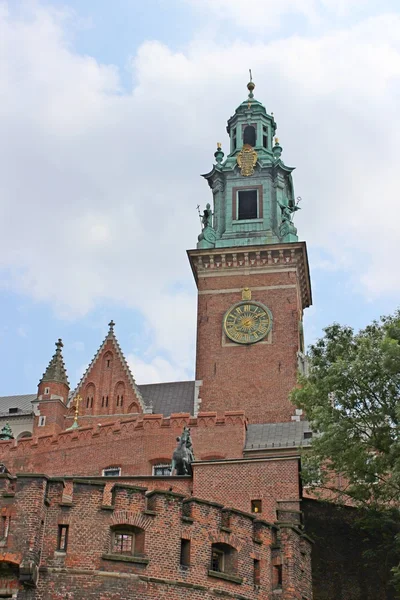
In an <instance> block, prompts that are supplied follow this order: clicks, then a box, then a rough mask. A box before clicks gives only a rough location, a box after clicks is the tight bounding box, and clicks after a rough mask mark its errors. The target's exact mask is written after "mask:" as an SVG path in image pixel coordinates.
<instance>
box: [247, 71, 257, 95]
mask: <svg viewBox="0 0 400 600" xmlns="http://www.w3.org/2000/svg"><path fill="white" fill-rule="evenodd" d="M249 73H250V81H249V83H248V84H247V89H248V90H249V98H254V94H253V91H254V88H255V87H256V86H255V84H254V82H253V76H252V74H251V69H249Z"/></svg>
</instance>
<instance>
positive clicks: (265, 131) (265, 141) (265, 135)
mask: <svg viewBox="0 0 400 600" xmlns="http://www.w3.org/2000/svg"><path fill="white" fill-rule="evenodd" d="M263 147H264V148H268V127H267V126H266V125H263Z"/></svg>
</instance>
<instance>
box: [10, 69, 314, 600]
mask: <svg viewBox="0 0 400 600" xmlns="http://www.w3.org/2000/svg"><path fill="white" fill-rule="evenodd" d="M227 132H228V134H229V138H230V148H229V154H228V155H227V156H226V158H225V155H224V153H223V151H222V149H221V147H220V145H218V147H217V150H216V152H215V154H214V156H215V164H214V165H213V168H212V170H211V171H210V172H209V173H207V174H205V175H203V177H204V178H205V179H206V180H207V182H208V184H209V186H210V188H211V192H212V196H213V200H212V202H210V203H209V204H207V207H206V209H205V210H204V213H203V216H202V231H201V233H200V235H199V239H198V243H197V247H196V248H195V249H191V250H189V251H188V257H189V262H190V266H191V268H192V271H193V275H194V278H195V281H196V285H197V288H198V318H197V350H196V376H195V381H184V382H173V383H159V384H153V385H138V384H137V383H136V381H135V379H134V376H133V374H132V373H131V371H130V368H129V366H128V364H127V362H126V359H125V357H124V354H123V352H122V350H121V348H120V346H119V344H118V341H117V337H116V332H115V324H114V323H113V321H111V322H110V324H109V330H108V332H107V335H106V337H105V339H104V341H103V342H102V344H101V345H100V347H99V349H98V351H97V353H96V354H95V356H94V358H93V360H92V362H91V363H90V365H89V367H88V369H87V371H86V373H85V374H84V375H83V377H82V379H81V381H80V382H79V383H78V385H77V387H76V389H74V390H71V389H70V385H69V381H68V377H67V370H66V366H65V364H64V360H63V356H62V347H63V346H62V342H61V340H59V341H58V342H57V343H56V350H55V353H54V355H53V357H52V358H51V360H50V363H49V365H48V367H47V369H46V371H45V373H44V374H43V376H42V378H41V380H40V382H39V386H38V391H37V394H32V397H29V396H28V397H26V396H23V397H21V396H19V397H18V396H16V397H7V398H3V399H0V410H1V414H0V417H1V418H2V419H3V423H5V421H6V420H7V421H8V422H9V424H10V425H11V429H13V427H14V428H17V427H18V428H19V429H18V431H17V433H16V434H15V439H8V438H9V437H10V436H8V435H4V436H3V439H2V441H0V462H1V463H2V465H3V468H2V471H3V472H2V473H0V488H1V490H0V509H1V521H0V570H1V574H0V597H4V598H7V597H8V598H18V599H29V600H30V599H32V600H33V599H40V600H61V599H63V600H64V599H75V600H80V599H82V600H83V599H86V598H90V599H94V598H96V599H97V598H101V599H102V600H117V599H129V600H136V599H137V600H139V599H141V600H142V599H144V598H149V599H153V600H161V599H163V598H167V597H168V598H169V599H171V600H174V599H176V600H179V599H181V598H185V599H192V600H197V599H200V598H201V599H205V600H214V599H221V598H226V599H229V598H230V599H237V600H239V599H240V600H255V599H259V600H267V599H268V600H272V599H273V600H277V599H280V600H311V599H312V570H311V547H312V541H311V539H310V538H309V537H308V535H307V530H306V528H305V527H304V522H303V517H302V489H301V482H300V448H301V447H302V446H307V445H308V444H309V443H310V438H311V436H312V433H311V431H310V428H309V425H308V423H307V421H306V420H305V419H304V418H303V415H302V414H301V411H299V410H297V409H296V408H295V407H294V406H293V405H292V404H291V402H290V400H289V393H290V391H291V389H292V388H293V387H294V386H295V384H296V377H297V372H298V369H299V368H301V369H303V368H304V355H303V351H304V347H303V326H302V321H303V311H304V309H305V308H307V307H308V306H310V304H311V287H310V276H309V269H308V261H307V250H306V244H305V242H300V241H299V240H298V236H297V230H296V228H295V226H294V224H293V216H294V214H295V212H296V210H297V209H298V206H297V203H296V200H295V194H294V189H293V181H292V171H293V168H291V167H288V166H286V165H285V164H284V162H283V160H282V148H281V146H280V145H279V142H278V140H277V138H275V139H274V136H275V132H276V123H275V120H274V117H273V115H272V114H268V113H267V111H266V109H265V107H264V106H263V105H262V104H261V103H260V102H259V101H258V100H256V99H255V97H254V84H253V82H252V81H250V82H249V84H248V97H247V98H246V99H245V101H244V102H242V103H241V104H240V105H239V106H238V108H237V109H236V111H235V113H234V115H233V116H232V117H231V118H230V119H229V121H228V127H227ZM211 206H212V208H211ZM29 403H31V406H32V408H30V407H29ZM11 409H13V411H11ZM7 411H9V412H7ZM0 437H1V436H0ZM177 438H179V442H178V447H177ZM171 457H172V458H173V462H172V464H171Z"/></svg>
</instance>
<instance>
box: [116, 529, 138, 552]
mask: <svg viewBox="0 0 400 600" xmlns="http://www.w3.org/2000/svg"><path fill="white" fill-rule="evenodd" d="M133 538H134V536H133V533H114V539H113V553H114V554H133Z"/></svg>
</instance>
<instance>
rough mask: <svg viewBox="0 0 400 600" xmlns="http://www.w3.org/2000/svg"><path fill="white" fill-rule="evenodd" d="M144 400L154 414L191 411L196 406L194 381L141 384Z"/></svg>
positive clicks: (165, 414)
mask: <svg viewBox="0 0 400 600" xmlns="http://www.w3.org/2000/svg"><path fill="white" fill-rule="evenodd" d="M139 388H140V391H141V392H142V396H143V400H144V401H145V404H146V405H147V406H150V405H152V407H153V413H154V414H162V415H164V416H168V415H170V414H172V413H182V412H185V413H190V414H191V415H193V408H194V381H173V382H170V383H150V384H148V385H140V386H139Z"/></svg>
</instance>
